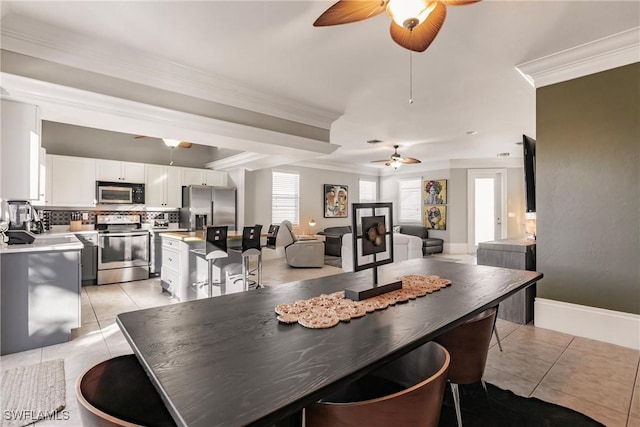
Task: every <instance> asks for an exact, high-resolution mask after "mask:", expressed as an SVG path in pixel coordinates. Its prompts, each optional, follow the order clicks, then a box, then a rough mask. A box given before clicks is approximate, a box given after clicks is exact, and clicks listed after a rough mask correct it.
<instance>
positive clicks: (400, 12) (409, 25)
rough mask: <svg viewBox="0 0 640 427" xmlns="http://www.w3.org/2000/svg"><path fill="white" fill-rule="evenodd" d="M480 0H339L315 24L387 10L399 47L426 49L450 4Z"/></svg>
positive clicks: (356, 18)
mask: <svg viewBox="0 0 640 427" xmlns="http://www.w3.org/2000/svg"><path fill="white" fill-rule="evenodd" d="M478 1H480V0H340V1H338V2H337V3H336V4H334V5H333V6H331V7H330V8H329V9H327V10H326V11H325V12H324V13H323V14H322V15H320V17H319V18H318V19H316V21H315V22H314V23H313V25H314V26H315V27H324V26H329V25H339V24H349V23H351V22H357V21H362V20H365V19H368V18H372V17H374V16H376V15H379V14H380V13H382V12H385V11H386V12H387V15H389V17H390V18H391V28H390V31H391V38H392V39H393V41H395V42H396V43H397V44H399V45H400V46H402V47H404V48H405V49H409V50H412V51H415V52H424V51H425V50H426V49H427V48H428V47H429V45H430V44H431V42H432V41H433V40H434V39H435V38H436V36H437V35H438V31H440V28H441V27H442V24H443V23H444V19H445V18H446V16H447V6H463V5H466V4H471V3H476V2H478Z"/></svg>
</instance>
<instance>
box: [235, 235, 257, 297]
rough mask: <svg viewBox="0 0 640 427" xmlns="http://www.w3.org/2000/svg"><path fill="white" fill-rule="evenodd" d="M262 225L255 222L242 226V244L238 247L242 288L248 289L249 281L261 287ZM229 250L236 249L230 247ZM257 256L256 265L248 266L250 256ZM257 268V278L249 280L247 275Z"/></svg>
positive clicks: (253, 272)
mask: <svg viewBox="0 0 640 427" xmlns="http://www.w3.org/2000/svg"><path fill="white" fill-rule="evenodd" d="M261 232H262V225H260V224H256V225H254V226H253V227H244V228H243V229H242V246H241V247H240V255H241V257H242V273H241V277H240V278H239V279H236V280H235V281H238V280H242V282H243V286H244V290H245V291H248V290H249V287H250V282H253V284H255V288H256V289H257V288H260V287H262V246H261V245H260V233H261ZM230 250H237V249H234V248H231V249H230ZM254 256H255V257H257V262H258V265H257V267H256V268H254V269H253V270H252V269H251V268H250V265H249V263H250V261H251V257H254ZM256 270H257V274H258V277H257V280H255V281H251V280H250V278H249V276H250V275H253V274H255V272H256Z"/></svg>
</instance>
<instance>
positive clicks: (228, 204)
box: [180, 185, 236, 231]
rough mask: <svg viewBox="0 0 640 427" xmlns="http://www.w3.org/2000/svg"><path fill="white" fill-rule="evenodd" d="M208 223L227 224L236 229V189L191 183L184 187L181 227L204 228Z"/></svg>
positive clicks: (193, 229) (190, 228)
mask: <svg viewBox="0 0 640 427" xmlns="http://www.w3.org/2000/svg"><path fill="white" fill-rule="evenodd" d="M207 225H220V226H222V225H226V226H228V227H229V230H235V229H236V189H235V188H231V187H211V186H208V185H189V186H185V187H182V208H180V227H181V228H187V229H189V231H196V230H203V229H204V227H205V226H207Z"/></svg>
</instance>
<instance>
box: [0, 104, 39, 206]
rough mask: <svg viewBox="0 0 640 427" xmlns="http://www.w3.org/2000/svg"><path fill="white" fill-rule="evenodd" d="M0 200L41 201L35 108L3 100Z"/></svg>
mask: <svg viewBox="0 0 640 427" xmlns="http://www.w3.org/2000/svg"><path fill="white" fill-rule="evenodd" d="M1 108H2V121H1V128H2V140H1V141H2V142H1V143H2V157H1V162H2V163H1V165H2V168H1V169H2V170H1V172H0V176H1V181H0V182H1V183H2V187H0V191H1V193H0V198H2V199H5V200H7V199H22V200H38V199H39V198H40V191H39V189H38V187H39V185H40V132H41V121H40V115H39V110H38V107H37V106H36V105H30V104H23V103H20V102H14V101H8V100H5V99H3V100H2V105H1Z"/></svg>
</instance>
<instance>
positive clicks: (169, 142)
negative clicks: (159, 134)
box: [162, 138, 181, 148]
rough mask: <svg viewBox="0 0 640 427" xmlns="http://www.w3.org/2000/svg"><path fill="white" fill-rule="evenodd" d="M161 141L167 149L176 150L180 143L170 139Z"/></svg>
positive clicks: (177, 140)
mask: <svg viewBox="0 0 640 427" xmlns="http://www.w3.org/2000/svg"><path fill="white" fill-rule="evenodd" d="M162 141H164V143H165V144H166V145H167V147H171V148H176V147H177V146H178V145H180V142H181V141H180V140H179V139H170V138H162Z"/></svg>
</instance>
